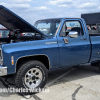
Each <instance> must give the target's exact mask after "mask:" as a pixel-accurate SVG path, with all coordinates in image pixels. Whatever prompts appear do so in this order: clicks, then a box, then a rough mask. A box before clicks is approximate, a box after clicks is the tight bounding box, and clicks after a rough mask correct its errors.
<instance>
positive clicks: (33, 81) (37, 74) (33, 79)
mask: <svg viewBox="0 0 100 100" xmlns="http://www.w3.org/2000/svg"><path fill="white" fill-rule="evenodd" d="M42 78H43V74H42V71H41V70H40V69H38V68H32V69H30V70H28V71H27V73H26V74H25V79H24V81H25V85H26V86H27V87H28V88H36V87H37V86H39V85H40V83H41V82H42Z"/></svg>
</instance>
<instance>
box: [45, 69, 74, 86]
mask: <svg viewBox="0 0 100 100" xmlns="http://www.w3.org/2000/svg"><path fill="white" fill-rule="evenodd" d="M73 70H75V68H73V69H71V70H69V71H68V72H66V73H64V74H62V75H61V76H59V77H57V78H56V79H54V80H52V81H51V82H49V83H47V84H46V86H45V87H49V86H50V85H52V84H53V83H55V82H56V81H57V80H59V79H61V78H62V77H64V76H65V75H67V74H69V73H70V72H72V71H73Z"/></svg>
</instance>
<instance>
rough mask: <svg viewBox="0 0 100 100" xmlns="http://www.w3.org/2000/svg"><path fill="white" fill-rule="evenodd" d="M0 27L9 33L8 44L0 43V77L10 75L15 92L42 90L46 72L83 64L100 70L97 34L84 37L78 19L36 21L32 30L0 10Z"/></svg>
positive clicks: (83, 25)
mask: <svg viewBox="0 0 100 100" xmlns="http://www.w3.org/2000/svg"><path fill="white" fill-rule="evenodd" d="M0 24H2V25H3V26H5V27H7V29H9V30H10V32H12V33H13V34H9V39H10V42H4V41H2V40H0V76H5V75H10V74H13V75H14V76H15V78H14V80H15V85H16V87H18V88H21V87H22V88H29V89H31V88H43V87H44V86H45V84H46V81H47V78H48V71H49V70H55V69H59V68H65V67H71V66H78V65H80V64H85V63H92V64H96V65H97V66H98V68H99V69H100V33H99V32H98V33H96V34H95V33H94V34H93V33H91V34H90V33H88V30H87V25H86V23H85V20H84V19H82V18H55V19H45V20H38V21H36V22H35V24H34V26H32V25H31V24H29V23H28V22H27V21H25V20H24V19H22V18H21V17H19V16H18V15H16V14H15V13H13V12H12V11H10V10H9V9H7V8H5V7H4V6H0ZM21 33H27V34H28V33H29V34H30V33H31V34H32V35H31V36H27V35H26V36H23V37H21V35H20V34H21ZM55 74H57V73H55Z"/></svg>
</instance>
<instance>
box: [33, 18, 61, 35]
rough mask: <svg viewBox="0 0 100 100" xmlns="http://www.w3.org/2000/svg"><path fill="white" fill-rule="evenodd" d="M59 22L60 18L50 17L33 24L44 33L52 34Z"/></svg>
mask: <svg viewBox="0 0 100 100" xmlns="http://www.w3.org/2000/svg"><path fill="white" fill-rule="evenodd" d="M59 24H60V20H58V19H51V20H41V21H37V22H36V23H35V24H34V26H35V27H36V28H37V29H39V30H40V31H41V32H42V33H44V34H45V35H48V36H54V35H55V33H56V31H57V28H58V27H59Z"/></svg>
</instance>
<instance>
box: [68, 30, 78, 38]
mask: <svg viewBox="0 0 100 100" xmlns="http://www.w3.org/2000/svg"><path fill="white" fill-rule="evenodd" d="M68 36H69V37H71V38H77V37H78V32H76V31H70V32H69V34H68Z"/></svg>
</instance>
